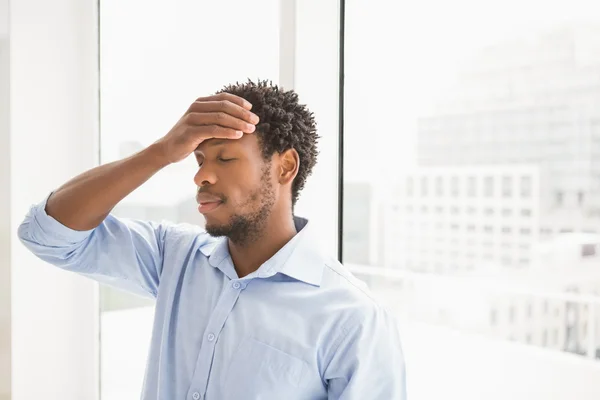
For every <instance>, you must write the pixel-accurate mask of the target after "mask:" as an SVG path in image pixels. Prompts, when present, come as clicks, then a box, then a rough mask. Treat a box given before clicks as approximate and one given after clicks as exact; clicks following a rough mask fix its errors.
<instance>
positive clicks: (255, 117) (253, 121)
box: [250, 114, 260, 124]
mask: <svg viewBox="0 0 600 400" xmlns="http://www.w3.org/2000/svg"><path fill="white" fill-rule="evenodd" d="M258 121H260V118H258V115H256V114H252V115H251V116H250V122H252V123H253V124H258Z"/></svg>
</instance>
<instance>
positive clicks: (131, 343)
mask: <svg viewBox="0 0 600 400" xmlns="http://www.w3.org/2000/svg"><path fill="white" fill-rule="evenodd" d="M99 3H100V4H99V14H100V15H99V25H100V26H99V27H100V30H99V41H100V53H101V54H100V65H99V68H100V77H101V82H100V84H101V86H100V92H101V97H100V106H101V108H102V113H101V116H100V117H101V121H100V122H101V135H100V143H99V150H100V159H101V162H102V163H108V162H110V161H114V160H117V159H120V158H123V157H125V156H129V155H131V154H132V153H133V152H136V151H138V150H139V149H142V148H144V147H145V146H147V145H149V144H151V143H153V142H154V141H156V140H157V139H159V138H160V136H162V135H164V134H166V133H167V132H168V130H169V129H170V128H171V127H172V126H173V125H174V124H175V123H176V122H177V120H178V119H179V118H180V117H181V115H182V114H183V112H185V111H186V110H187V108H188V107H189V105H190V104H191V102H192V101H193V100H194V99H196V98H197V97H199V96H204V95H210V94H211V93H214V92H215V91H217V90H219V89H220V88H221V87H223V86H224V85H226V84H228V83H235V82H236V81H240V82H241V81H244V80H246V79H247V78H248V77H252V79H253V80H256V79H257V78H262V79H272V80H273V81H274V82H275V83H278V82H279V83H281V81H280V78H285V79H287V78H286V76H287V75H289V71H288V70H289V67H286V66H285V65H283V64H282V62H281V61H282V60H281V59H280V51H282V50H281V49H282V47H281V44H282V43H280V33H281V32H280V30H281V27H282V26H285V25H289V24H288V23H286V22H285V21H284V22H283V23H282V21H280V9H279V3H280V2H279V1H277V0H253V1H251V2H249V1H243V0H228V1H224V2H209V1H194V0H180V1H176V2H166V1H162V2H146V1H142V0H132V1H126V2H118V1H107V0H100V2H99ZM90 4H91V3H90ZM86 7H87V6H86ZM90 8H91V5H90ZM85 12H86V13H87V12H88V11H85ZM90 12H91V11H90ZM334 17H335V14H334ZM224 21H226V23H225V25H228V26H230V27H238V28H240V27H247V26H248V24H249V21H251V25H252V27H251V29H244V30H243V33H242V31H241V30H240V29H237V28H236V29H225V28H224V26H225V25H224ZM65 29H68V30H72V29H71V27H65ZM217 32H218V34H217V36H218V38H219V39H218V40H206V38H208V37H213V36H214V35H215V34H216V33H217ZM335 33H336V32H335V29H334V34H335ZM91 34H92V32H91V30H90V35H91ZM201 38H205V39H204V40H203V39H201ZM294 39H295V40H301V39H300V38H298V37H296V38H294ZM74 40H75V39H74ZM241 42H246V43H252V45H240V43H241ZM73 43H74V44H75V42H73ZM234 48H235V51H232V49H234ZM336 48H337V47H336ZM86 51H87V50H86ZM90 51H91V50H90ZM313 51H315V52H319V51H320V49H313ZM296 61H298V62H299V61H300V60H296ZM77 62H79V61H77ZM320 62H323V71H324V70H326V69H327V67H326V64H327V62H326V61H324V60H320ZM333 62H334V64H335V63H336V62H337V59H335V57H334V60H333ZM299 65H300V64H299V63H297V65H296V68H300V67H299ZM280 67H281V68H280ZM78 68H79V67H78ZM84 68H88V67H86V66H82V67H81V68H80V69H79V70H81V71H83V70H84ZM286 68H287V69H286ZM333 68H336V67H335V66H333ZM297 72H298V73H299V70H298V71H297ZM90 84H93V83H92V82H90ZM298 89H302V88H301V87H298ZM325 91H326V90H325V89H324V88H320V92H321V95H323V93H325ZM303 92H304V93H303V95H301V97H303V99H304V100H305V101H306V102H307V103H312V105H311V106H310V107H311V109H312V111H318V110H317V109H315V108H318V107H319V106H318V105H315V103H316V101H315V100H310V97H312V96H313V95H312V94H311V93H310V91H309V90H303ZM334 96H335V97H334V98H333V99H335V98H337V94H335V93H334ZM326 97H328V98H329V95H327V96H326ZM327 101H329V100H327ZM319 123H320V124H322V125H324V126H322V128H324V129H325V130H327V129H328V128H326V126H327V125H330V127H331V129H332V130H335V129H336V128H335V126H336V125H335V124H330V123H329V122H328V120H323V119H320V121H319ZM82 134H83V133H82ZM321 151H322V152H324V153H323V155H324V156H325V157H330V155H329V154H327V152H326V151H325V148H322V149H321ZM192 158H193V157H190V158H188V159H186V160H184V161H182V162H180V163H178V164H174V165H171V166H169V167H167V168H165V169H164V170H163V171H161V172H160V173H158V174H157V175H155V176H154V177H153V178H152V179H150V180H149V181H148V182H147V183H146V184H145V185H143V186H142V187H140V188H139V189H138V190H137V191H136V192H134V193H133V194H132V195H131V196H128V197H127V198H126V199H124V200H123V201H122V202H121V203H120V204H119V205H118V206H117V207H116V208H115V209H114V210H113V213H114V214H116V215H118V216H122V217H131V218H139V219H143V220H152V221H157V222H159V221H161V220H169V221H170V222H173V223H190V224H194V225H200V226H203V225H204V220H203V218H202V216H201V215H200V214H199V213H198V212H197V210H196V207H195V205H194V204H195V201H194V198H193V193H194V189H195V187H194V184H193V182H192V178H193V175H194V173H195V171H196V165H195V161H193V160H192ZM321 161H323V160H322V159H321ZM321 161H319V162H321ZM326 164H327V161H325V162H324V164H323V165H326ZM315 173H316V174H317V175H318V174H319V173H317V172H315ZM312 184H316V182H315V181H313V182H312ZM333 192H335V190H334V191H333ZM357 192H359V193H360V192H363V191H357ZM333 195H335V193H330V194H325V193H322V194H321V196H324V197H329V196H333ZM301 201H302V199H301ZM360 222H362V221H360ZM359 244H360V243H357V246H358V245H359ZM361 251H363V248H358V252H361ZM153 306H154V302H153V301H150V300H147V299H145V298H141V297H137V296H132V295H128V294H125V292H121V291H117V290H113V289H110V288H109V287H107V286H101V287H100V321H99V322H100V326H101V331H100V333H101V335H100V336H101V339H102V341H101V343H100V357H101V361H102V368H101V374H102V375H101V379H100V388H101V393H102V397H101V398H102V400H112V399H131V398H136V397H137V398H139V396H140V393H141V386H142V378H143V376H144V368H145V363H146V357H147V343H148V342H149V338H150V334H151V331H152V318H153ZM123 332H126V333H127V334H126V335H123ZM117 338H118V339H117ZM50 379H51V378H50ZM0 391H1V390H0ZM0 397H2V395H0ZM50 397H53V396H52V395H50Z"/></svg>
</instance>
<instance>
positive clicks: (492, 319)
mask: <svg viewBox="0 0 600 400" xmlns="http://www.w3.org/2000/svg"><path fill="white" fill-rule="evenodd" d="M497 323H498V311H497V310H496V309H495V308H492V309H491V310H490V325H492V326H495V325H496V324H497Z"/></svg>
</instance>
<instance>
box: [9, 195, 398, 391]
mask: <svg viewBox="0 0 600 400" xmlns="http://www.w3.org/2000/svg"><path fill="white" fill-rule="evenodd" d="M45 205H46V201H44V202H42V203H40V204H38V205H36V206H34V207H32V208H31V210H30V212H29V213H28V214H27V216H26V217H25V220H24V221H23V222H22V224H21V225H20V227H19V231H18V234H19V237H20V239H21V241H22V242H23V243H24V244H25V246H27V247H28V248H29V249H30V250H31V251H32V252H33V253H34V254H35V255H37V256H38V257H39V258H41V259H43V260H45V261H47V262H49V263H51V264H54V265H56V266H58V267H60V268H63V269H65V270H69V271H74V272H77V273H80V274H82V275H86V276H89V277H90V278H93V279H95V280H97V281H100V282H103V283H108V284H111V285H113V286H116V287H118V288H121V289H125V290H127V291H130V292H134V293H137V294H142V295H146V296H151V297H153V298H155V299H156V311H155V320H154V326H153V333H152V342H151V348H150V353H149V358H148V365H147V368H146V377H145V381H144V389H143V393H142V399H144V400H183V399H186V400H200V399H203V400H229V399H244V400H250V399H262V400H266V399H274V400H293V399H346V400H350V399H361V400H374V399H382V400H395V399H398V400H404V399H406V394H405V374H404V360H403V355H402V351H401V348H400V340H399V334H398V330H397V324H396V322H395V320H394V319H393V318H392V317H391V316H390V314H388V312H387V311H386V310H385V309H384V308H382V307H381V306H380V305H378V304H377V302H375V301H374V300H373V298H372V296H371V294H370V293H369V291H368V289H367V288H366V286H365V285H364V283H362V282H361V281H359V280H358V279H356V278H355V277H353V276H352V274H351V273H350V272H348V271H347V270H346V269H345V268H344V267H343V266H342V265H341V264H340V263H339V262H338V261H337V260H335V259H333V258H331V257H327V256H325V255H323V253H322V252H321V251H319V250H318V246H317V245H316V243H315V237H314V235H313V234H311V226H310V224H309V223H307V221H306V220H304V219H300V218H296V219H295V222H296V228H297V230H299V232H298V234H296V235H295V236H294V238H292V240H291V241H290V242H288V243H287V244H286V245H285V246H284V247H283V248H282V249H281V250H280V251H279V252H277V254H275V255H274V256H273V257H272V258H271V259H269V260H268V261H267V262H265V263H264V264H263V265H262V266H261V267H260V268H259V269H258V270H257V271H256V272H254V273H252V274H250V275H248V276H246V277H244V278H241V279H240V278H238V276H237V274H236V271H235V269H234V266H233V263H232V261H231V257H230V255H229V251H228V244H227V240H226V239H216V238H213V237H211V236H210V235H208V234H207V233H206V232H205V231H204V230H202V229H201V228H199V227H196V226H192V225H187V224H177V225H176V224H167V223H160V224H159V223H152V222H143V221H137V220H130V219H123V218H117V217H115V216H113V215H110V216H108V217H107V218H106V219H105V220H104V222H102V224H101V225H100V226H98V227H97V228H95V229H92V230H89V231H74V230H72V229H70V228H68V227H66V226H64V225H62V224H61V223H59V222H58V221H57V220H55V219H54V218H52V217H50V216H49V215H48V214H46V212H45Z"/></svg>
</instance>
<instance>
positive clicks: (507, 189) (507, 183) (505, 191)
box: [502, 176, 512, 197]
mask: <svg viewBox="0 0 600 400" xmlns="http://www.w3.org/2000/svg"><path fill="white" fill-rule="evenodd" d="M502 197H512V178H511V177H510V176H505V177H503V178H502Z"/></svg>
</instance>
